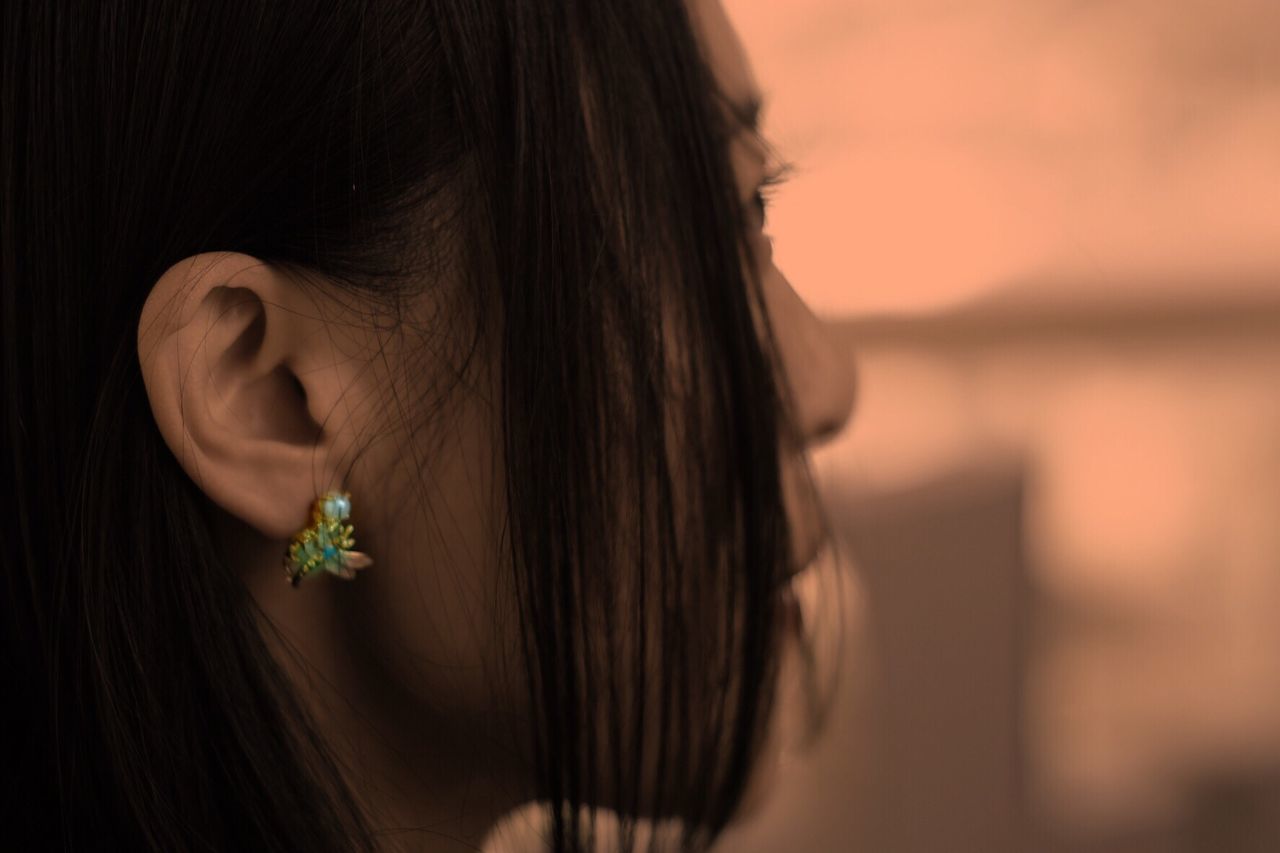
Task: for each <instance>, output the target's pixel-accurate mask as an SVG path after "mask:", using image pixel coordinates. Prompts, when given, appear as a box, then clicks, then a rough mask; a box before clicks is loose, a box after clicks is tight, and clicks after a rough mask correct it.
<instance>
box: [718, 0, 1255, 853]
mask: <svg viewBox="0 0 1280 853" xmlns="http://www.w3.org/2000/svg"><path fill="white" fill-rule="evenodd" d="M725 2H726V6H727V8H728V9H729V12H730V15H731V16H732V17H733V18H734V20H735V23H736V24H737V26H738V29H739V31H740V33H741V34H742V36H743V39H744V42H745V43H746V47H747V50H748V53H749V54H750V55H751V57H752V60H753V63H754V65H755V68H756V74H757V77H758V78H759V80H760V83H761V86H762V88H763V89H764V90H765V92H766V94H767V95H768V97H769V109H768V112H767V116H766V129H767V131H768V132H769V134H770V135H771V136H772V138H773V139H774V140H775V141H776V142H777V143H778V145H779V148H780V149H781V152H782V153H783V154H784V155H785V156H786V157H788V158H789V159H792V160H794V161H796V163H797V165H798V166H799V172H798V176H797V177H796V179H795V180H794V181H793V183H791V184H789V185H788V186H787V187H785V188H784V189H783V190H782V191H781V192H780V194H779V195H778V196H777V197H776V200H775V206H774V209H773V211H774V212H773V213H772V220H773V226H772V230H773V232H774V236H775V238H776V243H775V245H776V252H777V256H778V257H779V259H780V265H781V266H782V267H783V269H784V270H785V271H786V272H788V274H789V276H790V278H791V279H792V282H793V284H794V286H795V287H796V289H797V290H798V291H799V292H800V293H801V294H802V295H803V296H805V297H806V298H807V299H808V300H809V302H810V303H811V305H813V306H814V307H815V308H816V309H817V310H819V312H821V313H823V314H825V315H827V316H829V317H831V318H832V319H833V321H836V323H837V333H838V335H839V336H840V338H841V340H842V341H843V342H844V343H846V344H847V345H848V346H849V350H850V358H852V359H855V360H856V362H857V365H858V371H859V374H860V377H861V396H860V404H859V411H858V413H857V415H856V417H855V421H854V422H853V424H852V426H851V428H850V429H849V430H848V432H847V433H846V435H845V436H844V437H843V438H842V439H841V440H839V441H838V442H837V443H836V444H835V445H833V446H832V447H831V448H829V449H828V450H826V451H825V452H823V453H821V454H820V455H819V458H818V468H819V471H820V473H821V475H822V479H823V482H824V483H825V486H826V489H827V493H828V496H829V499H830V502H831V507H832V513H833V518H834V520H835V521H836V522H837V524H838V525H839V526H840V529H841V530H842V531H843V532H844V534H845V536H846V538H849V539H851V540H854V541H852V542H851V547H852V550H853V551H855V552H857V553H856V554H855V561H856V562H857V563H858V577H859V579H860V580H859V584H860V585H859V587H858V588H857V589H856V590H855V591H854V593H851V594H852V595H853V597H854V599H855V605H856V606H855V611H856V612H858V613H859V614H860V615H859V616H858V620H857V621H858V625H857V626H855V630H853V631H851V632H850V634H849V638H850V639H849V640H848V644H847V648H846V651H847V652H848V653H849V654H848V655H847V656H846V658H845V660H844V667H845V669H844V676H845V680H844V683H843V687H842V689H843V690H844V693H843V694H842V698H841V701H842V703H843V704H842V705H841V706H840V710H839V712H838V713H837V716H836V718H835V719H834V720H833V723H832V730H831V732H830V734H829V736H828V739H827V740H826V741H825V742H824V745H823V746H822V747H821V748H820V749H819V750H818V751H816V752H815V753H813V754H811V755H809V756H808V757H807V758H804V759H798V760H796V761H795V762H793V763H792V764H791V765H789V766H788V769H787V773H788V774H789V776H788V780H789V781H788V785H787V786H786V787H785V789H784V791H783V793H782V794H780V796H779V797H778V798H777V799H776V800H775V801H774V803H773V804H772V805H771V806H770V808H769V809H767V810H766V813H764V814H762V815H761V816H760V817H759V818H758V819H757V820H756V821H755V822H754V823H753V824H752V825H750V826H747V827H743V828H742V829H741V830H740V831H739V832H738V834H736V835H734V836H732V837H731V838H730V839H729V840H728V841H727V844H728V846H727V847H726V849H733V850H744V851H765V850H777V849H819V850H862V849H866V850H876V851H883V853H897V852H898V851H917V850H918V851H939V850H946V851H970V850H971V851H974V853H979V851H982V853H995V851H1002V850H1008V851H1040V850H1050V851H1056V850H1062V851H1085V850H1089V851H1095V850H1096V851H1102V850H1107V851H1112V850H1114V851H1117V853H1120V851H1126V853H1127V851H1151V853H1173V851H1227V853H1231V851H1240V852H1241V853H1243V851H1254V850H1258V851H1261V850H1277V849H1280V393H1278V392H1280V3H1277V2H1275V0H1113V2H1101V0H964V2H954V0H951V1H950V2H944V0H788V2H785V3H783V2H766V1H765V0H725ZM859 607H861V608H864V609H863V610H857V608H859ZM779 845H782V846H779Z"/></svg>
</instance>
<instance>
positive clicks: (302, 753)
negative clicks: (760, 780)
mask: <svg viewBox="0 0 1280 853" xmlns="http://www.w3.org/2000/svg"><path fill="white" fill-rule="evenodd" d="M0 15H2V16H3V17H2V18H0V21H2V26H3V31H2V32H0V198H2V199H3V207H2V209H0V300H2V302H0V353H2V354H0V359H2V361H0V383H2V385H0V393H3V395H4V398H5V412H4V417H3V419H0V471H2V473H3V484H4V491H3V495H2V496H0V500H2V501H3V504H2V505H0V511H2V515H0V517H2V518H3V522H2V523H3V525H4V526H3V540H4V542H5V546H6V553H5V558H4V559H3V560H2V561H0V563H2V565H3V568H0V572H3V576H4V583H5V588H4V590H3V603H2V604H0V622H2V623H3V627H2V628H0V631H2V632H3V645H2V649H3V651H2V652H0V655H2V658H0V662H2V663H3V667H4V669H3V673H4V675H5V676H6V683H7V684H8V685H10V689H9V690H8V691H7V695H6V698H5V705H6V710H7V711H8V713H9V714H10V719H11V720H12V721H13V722H12V723H11V728H9V729H8V731H7V732H6V734H5V735H4V736H3V759H2V763H3V766H4V773H5V776H6V779H5V782H6V787H7V789H8V790H6V791H4V792H3V796H2V797H0V810H3V815H4V819H3V821H0V825H3V826H4V827H5V828H6V830H7V831H10V832H12V833H14V836H13V837H12V838H11V839H10V840H12V841H14V842H15V843H17V844H19V845H20V846H26V845H31V846H61V847H63V848H66V849H85V848H91V847H92V848H97V847H102V846H107V847H111V848H115V849H139V850H142V849H150V850H175V849H191V850H227V849H262V850H304V849H305V850H338V849H344V850H349V849H367V848H371V847H372V846H373V841H372V838H373V836H372V834H371V831H370V828H369V827H368V825H367V822H366V819H365V816H364V815H362V814H361V811H360V809H359V808H358V807H357V805H356V804H355V801H354V798H353V797H352V795H351V793H350V791H349V790H348V789H347V787H346V785H345V783H344V781H343V779H342V776H341V774H340V773H339V770H338V768H337V766H336V764H335V762H334V760H333V759H332V758H331V757H330V756H329V754H328V752H327V750H326V748H325V745H324V743H323V742H322V740H321V739H320V737H319V736H318V735H317V734H316V732H315V730H314V728H313V727H312V726H311V725H309V724H308V723H307V722H306V716H305V714H304V713H303V711H302V708H301V706H300V703H299V700H298V699H297V697H296V696H295V695H294V694H293V692H292V690H291V689H290V687H289V684H288V682H287V680H286V678H285V677H284V676H283V674H282V672H281V671H280V670H279V668H278V667H277V666H276V664H275V662H274V661H273V659H272V657H271V655H270V654H269V653H268V651H267V648H266V645H265V643H264V640H263V637H262V636H261V629H260V628H259V627H258V622H257V620H256V618H255V613H254V609H253V607H254V605H253V603H252V599H251V597H250V596H249V594H248V593H247V591H246V589H245V588H244V585H243V583H242V581H241V580H240V579H239V576H238V574H237V571H236V570H235V567H233V566H230V565H228V564H227V562H226V561H225V560H224V559H223V558H221V557H220V556H219V547H218V543H217V542H216V541H215V540H214V537H213V535H212V532H211V531H212V529H213V528H212V527H211V525H210V504H209V502H208V501H207V499H206V498H205V497H204V496H203V494H202V493H201V492H200V490H199V489H198V488H197V487H196V486H195V484H194V483H193V482H192V481H191V480H190V479H189V478H188V477H186V475H185V474H184V473H183V471H182V470H181V468H180V467H179V465H178V464H177V461H176V460H175V459H174V458H173V456H172V454H171V453H170V452H169V451H168V449H167V448H166V446H165V444H164V442H163V440H162V438H161V436H160V434H159V432H158V429H157V427H156V425H155V423H154V420H153V418H152V416H151V413H150V408H149V405H148V401H147V396H146V393H145V390H144V388H143V385H142V380H141V372H140V367H139V364H138V354H137V348H136V329H137V322H138V317H139V315H140V312H141V307H142V304H143V302H144V300H145V298H146V296H147V293H148V289H149V288H150V286H151V285H152V284H153V283H154V282H155V281H156V280H157V278H158V277H159V276H160V274H161V273H163V272H164V270H166V269H167V268H168V267H169V266H171V265H172V264H173V263H175V262H176V261H178V260H180V259H181V258H183V257H187V256H189V255H192V254H195V253H199V252H204V251H217V250H230V251H238V252H244V253H246V254H250V255H253V256H255V257H258V258H260V259H262V260H264V261H266V262H267V263H272V264H281V265H288V266H290V267H293V268H297V269H299V270H305V271H309V272H314V273H316V274H319V275H322V276H324V277H326V278H327V279H328V280H331V281H334V282H337V283H339V284H341V285H342V286H344V287H346V288H349V289H350V290H351V292H352V293H354V294H358V295H362V296H365V297H367V298H372V299H378V298H382V299H388V300H391V299H394V298H396V297H397V296H398V295H399V294H403V293H407V292H410V291H411V290H412V289H414V288H415V287H424V286H426V287H429V286H431V284H430V273H431V271H432V270H434V269H437V268H438V264H437V263H436V261H438V260H439V258H440V257H442V256H443V255H444V253H445V252H446V251H448V248H447V247H453V250H454V251H461V253H462V256H463V257H464V258H465V260H466V276H467V282H468V285H469V287H468V294H469V298H471V299H472V300H473V305H472V307H473V308H474V310H473V311H470V312H467V313H468V315H469V316H471V317H473V318H474V322H475V324H476V325H475V331H476V334H477V339H479V337H480V336H481V335H484V336H486V339H487V340H492V341H494V342H495V347H496V352H497V353H498V356H499V364H500V366H501V380H502V385H501V387H502V398H501V402H502V428H503V440H504V447H503V448H502V451H503V454H504V456H505V460H506V471H505V490H506V496H507V504H508V507H509V513H510V517H509V519H508V522H509V524H508V531H509V535H508V537H507V539H508V541H507V553H508V557H509V562H510V575H509V579H510V587H511V589H512V591H513V592H514V594H515V596H516V600H517V601H518V603H519V607H520V614H521V623H520V624H521V630H520V632H519V636H520V643H521V646H520V648H521V649H522V651H523V658H522V660H523V661H524V664H525V666H524V671H523V672H521V673H519V676H520V677H521V678H522V679H523V681H524V686H525V687H526V688H527V690H528V697H529V705H530V708H531V714H532V722H533V724H534V725H533V729H532V730H533V732H534V744H532V747H531V751H532V755H533V756H534V758H535V768H536V772H537V782H538V793H539V796H540V797H542V798H543V799H545V800H546V801H547V802H548V803H550V804H551V805H552V815H553V832H552V836H551V838H550V842H551V844H552V846H553V847H554V849H556V850H578V849H582V848H584V847H586V846H590V845H591V844H592V843H593V839H592V837H591V836H592V834H593V833H592V826H593V824H592V822H591V821H590V820H588V821H586V822H585V823H584V822H583V821H581V820H580V819H579V817H580V815H582V814H583V813H586V814H588V815H591V814H593V810H594V809H595V808H596V807H599V806H602V805H607V806H610V807H611V808H613V809H615V810H617V811H618V813H619V814H620V815H622V817H623V827H624V831H623V833H622V835H621V837H620V838H619V844H620V845H621V846H628V845H629V844H630V842H631V841H632V834H631V830H630V828H631V827H633V822H634V819H635V818H636V817H638V816H641V815H653V816H673V817H678V818H680V819H682V821H683V823H684V826H685V827H686V832H685V834H684V836H683V845H682V846H685V847H687V848H689V849H698V848H703V847H705V846H707V845H708V844H709V843H710V841H711V840H712V839H713V838H714V837H715V835H716V833H717V832H718V831H719V829H721V828H722V827H723V825H724V824H725V822H726V821H727V820H728V819H729V817H730V815H731V814H732V812H733V810H734V808H735V806H736V803H737V801H738V800H739V799H740V797H741V794H742V789H743V785H744V783H745V781H746V779H747V777H748V775H749V771H750V768H751V765H752V761H753V756H754V754H755V751H756V750H757V748H758V746H759V743H760V741H761V736H762V732H763V727H764V725H765V722H766V720H767V717H768V714H769V708H770V703H771V699H772V685H773V681H774V673H775V669H776V658H777V654H776V645H777V637H776V636H775V635H776V628H775V620H774V607H775V601H776V590H777V588H778V584H779V582H780V579H781V578H782V577H783V572H784V570H785V562H786V555H787V553H788V549H789V545H788V535H789V533H788V530H787V526H786V521H785V513H784V508H783V505H782V498H781V490H780V485H779V477H778V468H777V458H778V455H777V454H778V435H779V432H780V430H781V429H782V428H783V421H782V412H783V411H784V410H785V407H784V406H783V405H782V404H781V402H782V400H783V394H782V389H780V387H779V383H778V382H777V380H776V377H777V375H778V373H777V366H776V356H775V354H774V349H773V347H772V345H771V336H770V334H769V330H768V324H767V314H766V312H764V311H763V302H762V297H761V294H760V284H759V278H758V276H757V275H755V274H754V273H755V271H754V270H753V269H752V268H751V267H750V266H749V265H747V266H744V263H743V260H742V259H743V258H744V257H748V258H749V257H750V256H751V253H750V252H749V251H747V250H746V246H745V242H744V241H745V232H744V229H745V227H746V225H745V220H744V217H743V214H742V212H741V210H740V209H739V202H738V201H737V193H736V190H735V188H734V187H735V184H734V180H733V176H732V171H731V167H730V165H729V160H728V155H727V143H728V138H729V137H730V135H731V134H732V133H734V131H735V128H734V127H732V126H731V122H730V120H729V119H727V118H726V117H725V113H724V111H723V110H722V109H721V106H720V104H719V103H718V100H717V93H716V90H715V85H714V81H713V77H712V74H711V72H710V70H709V69H708V67H707V65H706V63H705V61H704V60H703V58H702V55H701V53H700V51H699V46H698V42H697V39H696V38H695V34H694V31H693V28H692V26H691V23H690V19H689V14H688V11H687V9H686V8H685V5H684V3H683V2H682V0H647V2H644V3H633V2H626V1H625V0H557V2H548V0H492V2H479V1H478V0H424V2H414V3H409V2H390V0H385V1H384V0H379V2H373V1H372V0H367V2H358V0H356V1H353V0H341V1H340V2H314V3H305V4H296V5H294V4H283V3H269V2H260V1H259V2H254V1H253V0H226V2H218V3H205V2H196V0H151V2H143V1H142V0H130V2H107V3H101V4H92V5H91V6H90V7H77V8H75V9H73V8H71V5H70V4H62V3H55V2H26V0H15V2H11V3H6V4H4V7H3V12H0ZM494 306H497V307H498V310H497V311H496V312H495V311H494V310H493V307H494ZM485 318H494V319H492V320H487V319H485ZM486 323H491V324H492V325H491V326H486V325H485V324H486ZM433 414H435V412H433V410H432V409H431V407H430V406H429V405H428V403H427V401H426V400H423V401H421V405H420V406H419V411H416V412H414V413H413V415H414V416H415V417H419V418H422V419H424V420H429V419H430V418H431V417H432V416H433ZM646 791H648V792H649V793H645V792H646ZM36 816H39V817H36Z"/></svg>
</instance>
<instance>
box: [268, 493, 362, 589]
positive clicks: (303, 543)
mask: <svg viewBox="0 0 1280 853" xmlns="http://www.w3.org/2000/svg"><path fill="white" fill-rule="evenodd" d="M350 515H351V495H349V494H348V493H346V492H328V493H326V494H325V495H323V496H322V497H318V498H316V501H315V503H314V504H313V505H312V508H311V526H310V527H307V528H304V529H303V530H301V531H299V532H298V533H297V535H295V536H294V537H293V541H292V542H291V543H289V550H288V551H287V552H285V555H284V568H285V573H286V574H287V575H288V576H289V582H290V583H292V584H293V585H294V586H297V585H298V584H300V583H302V579H303V578H306V577H310V576H312V575H316V574H320V573H321V572H328V573H329V574H331V575H334V576H336V577H340V578H342V579H343V580H351V579H353V578H354V577H355V576H356V572H357V571H359V570H360V569H364V568H368V567H369V566H371V565H373V560H371V559H370V558H369V555H368V554H362V553H360V552H359V551H352V550H351V549H352V548H353V547H355V544H356V540H355V539H354V538H352V535H351V534H352V532H353V531H354V530H355V528H354V527H353V526H352V525H350V524H345V523H344V522H345V521H346V520H347V518H348V517H349V516H350Z"/></svg>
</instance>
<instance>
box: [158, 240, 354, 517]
mask: <svg viewBox="0 0 1280 853" xmlns="http://www.w3.org/2000/svg"><path fill="white" fill-rule="evenodd" d="M331 331H332V330H331V329H330V328H329V324H327V323H326V322H325V320H324V318H323V317H322V316H321V315H320V312H319V311H318V309H317V306H316V305H315V302H314V300H313V299H312V298H311V294H310V292H309V291H307V290H305V289H304V288H303V287H302V285H301V284H300V283H299V282H297V281H295V280H294V279H292V278H291V277H290V276H289V275H287V274H285V273H284V272H282V271H281V270H279V269H276V268H273V267H271V266H269V265H267V264H265V263H263V262H262V261H260V260H258V259H256V258H252V257H249V256H246V255H243V254H237V253H230V252H226V253H209V254H201V255H195V256H192V257H190V258H186V259H184V260H182V261H180V262H178V263H177V264H175V265H174V266H172V267H170V268H169V270H167V271H166V272H165V273H164V275H162V276H161V277H160V278H159V280H157V281H156V283H155V285H154V286H153V288H152V290H151V293H150V294H149V296H148V298H147V301H146V304H145V305H144V307H143V311H142V315H141V317H140V319H139V324H138V357H139V363H140V366H141V369H142V377H143V382H144V384H145V385H146V389H147V397H148V400H149V401H150V404H151V410H152V413H153V415H154V417H155V420H156V425H157V426H158V428H159V429H160V432H161V434H162V436H163V437H164V440H165V443H166V444H168V446H169V448H170V450H172V451H173V453H174V455H175V456H176V457H177V459H178V461H179V463H180V464H181V465H182V467H183V469H184V470H185V471H186V472H187V474H188V476H190V477H191V478H192V480H193V481H194V482H195V483H196V484H197V485H198V486H199V487H200V488H201V489H202V490H203V491H204V492H205V493H206V494H207V495H208V496H209V498H210V499H211V500H212V501H213V502H214V503H216V504H217V505H218V506H220V507H221V508H222V509H224V510H225V511H227V512H228V513H230V514H232V515H234V516H236V517H237V518H239V519H241V520H242V521H244V522H246V523H248V524H249V525H250V526H252V527H254V528H256V529H258V530H259V531H260V532H261V533H262V534H263V535H265V536H267V537H268V538H271V539H280V540H284V539H288V538H289V537H290V536H291V535H292V534H293V533H294V532H295V531H296V530H297V529H298V527H299V525H300V523H301V522H303V521H304V520H305V519H306V516H307V510H308V507H309V506H310V504H311V501H312V500H313V499H314V498H315V496H316V494H318V493H322V492H323V491H325V490H326V489H328V488H331V487H334V486H338V485H340V483H339V482H338V475H339V472H338V471H337V469H336V465H337V464H338V462H339V461H340V456H341V455H342V453H341V448H340V447H339V445H340V444H341V440H340V435H341V434H342V433H343V432H344V431H345V430H344V427H345V426H346V424H344V423H340V422H335V420H334V418H332V417H330V415H331V414H333V413H338V412H342V411H344V409H342V408H340V407H338V406H337V405H336V404H337V403H338V401H339V399H340V397H341V395H342V394H343V393H344V392H345V390H346V389H347V387H348V385H349V383H350V382H351V381H352V379H353V377H352V376H350V375H347V373H346V371H347V370H348V369H349V367H348V365H349V363H350V360H349V359H343V358H337V357H335V355H334V352H333V349H334V346H335V341H334V339H333V335H332V333H331Z"/></svg>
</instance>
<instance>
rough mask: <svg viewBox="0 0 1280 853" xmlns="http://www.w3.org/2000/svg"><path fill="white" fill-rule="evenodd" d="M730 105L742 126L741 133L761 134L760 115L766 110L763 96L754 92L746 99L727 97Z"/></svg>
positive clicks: (730, 109)
mask: <svg viewBox="0 0 1280 853" xmlns="http://www.w3.org/2000/svg"><path fill="white" fill-rule="evenodd" d="M725 100H726V101H727V103H728V105H729V112H731V113H732V114H733V117H734V119H735V120H736V121H737V122H738V124H739V125H741V127H740V128H739V133H750V134H753V135H756V136H758V135H759V134H760V115H761V113H763V112H764V98H763V96H761V95H759V94H757V93H755V92H752V93H751V94H749V95H747V97H746V99H745V100H738V99H736V98H725Z"/></svg>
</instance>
